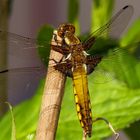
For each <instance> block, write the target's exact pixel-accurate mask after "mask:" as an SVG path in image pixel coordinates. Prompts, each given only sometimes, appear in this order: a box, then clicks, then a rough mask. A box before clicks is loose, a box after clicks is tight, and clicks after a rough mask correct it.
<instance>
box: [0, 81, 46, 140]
mask: <svg viewBox="0 0 140 140" xmlns="http://www.w3.org/2000/svg"><path fill="white" fill-rule="evenodd" d="M43 88H44V81H42V82H41V83H40V86H39V88H38V91H37V94H36V95H35V96H34V97H33V98H32V99H30V100H27V101H25V102H23V103H21V104H20V105H18V106H16V107H14V108H13V114H14V119H15V123H16V130H17V131H16V137H17V140H34V139H35V138H34V137H35V131H36V127H37V121H38V116H39V108H40V102H41V95H42V92H43ZM10 117H11V115H10V112H8V113H7V114H6V115H5V116H4V117H3V118H2V119H1V122H0V130H2V133H1V135H0V139H1V140H11V135H10V134H11V131H12V130H11V129H12V128H11V126H10V125H9V124H11V123H10V122H11V118H10Z"/></svg>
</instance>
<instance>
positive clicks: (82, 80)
mask: <svg viewBox="0 0 140 140" xmlns="http://www.w3.org/2000/svg"><path fill="white" fill-rule="evenodd" d="M73 87H74V96H75V102H76V110H77V115H78V118H79V121H80V124H81V126H82V128H83V129H84V132H85V134H86V135H88V136H89V137H90V136H91V132H92V113H91V104H90V97H89V91H88V81H87V75H86V69H85V68H84V67H83V66H81V67H78V68H75V69H74V70H73Z"/></svg>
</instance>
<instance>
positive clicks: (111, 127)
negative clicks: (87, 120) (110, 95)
mask: <svg viewBox="0 0 140 140" xmlns="http://www.w3.org/2000/svg"><path fill="white" fill-rule="evenodd" d="M99 120H102V121H104V122H105V123H106V124H107V125H108V127H109V128H110V130H111V131H112V132H113V133H114V134H115V140H118V138H119V133H117V132H116V131H115V130H114V128H113V126H112V125H111V123H110V122H109V121H108V120H107V119H105V118H102V117H98V118H96V119H95V120H93V123H94V122H96V121H99Z"/></svg>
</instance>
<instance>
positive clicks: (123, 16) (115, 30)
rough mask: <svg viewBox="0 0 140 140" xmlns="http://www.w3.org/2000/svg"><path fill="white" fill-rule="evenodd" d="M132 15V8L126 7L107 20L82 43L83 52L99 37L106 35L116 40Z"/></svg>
mask: <svg viewBox="0 0 140 140" xmlns="http://www.w3.org/2000/svg"><path fill="white" fill-rule="evenodd" d="M132 14H133V7H132V6H130V5H128V6H125V7H123V8H122V9H121V10H120V11H119V12H118V13H117V14H116V15H115V16H114V17H112V18H111V20H109V22H108V23H106V24H105V25H104V26H102V27H101V28H99V29H97V30H96V31H95V32H93V33H91V34H90V36H88V38H87V39H85V41H84V42H83V47H84V49H85V50H89V49H90V48H91V47H92V45H93V44H94V43H95V41H96V40H97V39H98V38H99V37H100V38H101V37H102V36H104V35H105V34H106V33H107V34H108V33H109V35H110V37H111V38H113V39H118V38H119V37H120V35H121V33H122V32H123V31H124V29H125V27H126V26H127V24H128V22H129V20H130V18H131V16H132Z"/></svg>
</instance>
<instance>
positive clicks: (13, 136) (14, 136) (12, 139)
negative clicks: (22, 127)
mask: <svg viewBox="0 0 140 140" xmlns="http://www.w3.org/2000/svg"><path fill="white" fill-rule="evenodd" d="M6 103H7V104H8V106H9V109H10V113H11V117H12V134H11V140H16V125H15V119H14V115H13V110H12V106H11V105H10V103H8V102H6Z"/></svg>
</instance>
